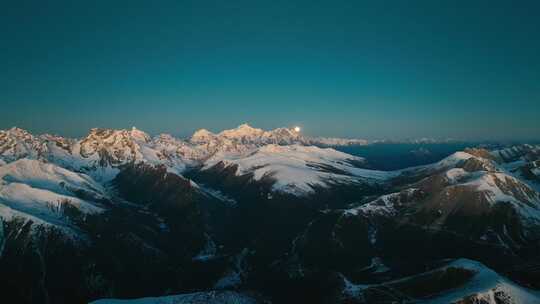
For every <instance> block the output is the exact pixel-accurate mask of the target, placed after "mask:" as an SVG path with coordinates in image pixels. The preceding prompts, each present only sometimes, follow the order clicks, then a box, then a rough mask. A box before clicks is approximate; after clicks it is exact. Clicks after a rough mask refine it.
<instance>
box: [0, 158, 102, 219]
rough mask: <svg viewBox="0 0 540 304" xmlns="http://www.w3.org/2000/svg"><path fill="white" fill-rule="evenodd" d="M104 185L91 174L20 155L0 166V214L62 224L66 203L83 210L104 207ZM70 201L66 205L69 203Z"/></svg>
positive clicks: (87, 210) (7, 216) (5, 217)
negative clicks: (16, 158)
mask: <svg viewBox="0 0 540 304" xmlns="http://www.w3.org/2000/svg"><path fill="white" fill-rule="evenodd" d="M106 198H107V195H106V193H105V191H104V189H103V188H102V187H101V186H100V185H99V184H98V183H96V182H95V181H93V180H92V179H91V178H90V177H88V176H86V175H82V174H77V173H73V172H71V171H68V170H66V169H63V168H60V167H58V166H56V165H53V164H46V163H44V162H42V161H38V160H30V159H20V160H17V161H15V162H12V163H9V164H6V165H3V166H1V167H0V216H1V217H2V218H3V219H4V220H8V221H9V220H11V219H13V218H14V217H18V218H23V219H25V220H31V221H32V222H34V223H35V224H51V225H55V226H63V225H64V224H67V222H66V219H65V218H64V210H65V209H66V207H74V208H76V209H77V210H78V211H80V212H81V213H82V214H87V213H98V212H101V211H102V210H103V207H102V206H100V204H99V202H100V201H103V200H105V199H106ZM68 205H69V206H68Z"/></svg>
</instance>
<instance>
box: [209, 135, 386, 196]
mask: <svg viewBox="0 0 540 304" xmlns="http://www.w3.org/2000/svg"><path fill="white" fill-rule="evenodd" d="M363 162H364V159H362V158H359V157H355V156H352V155H349V154H346V153H342V152H339V151H336V150H334V149H330V148H326V149H323V148H318V147H315V146H300V145H289V146H279V145H266V146H263V147H260V148H256V149H253V150H252V151H251V152H250V153H248V154H247V155H245V154H235V153H217V154H215V155H214V156H213V157H211V158H210V159H208V160H207V161H206V162H205V164H204V168H203V169H210V168H212V167H214V166H216V165H221V166H224V167H232V168H236V171H235V174H236V175H247V174H251V175H252V179H253V180H255V181H260V180H262V179H265V178H268V179H271V180H272V181H273V190H275V191H279V192H286V193H292V194H297V195H302V194H309V193H312V192H313V191H314V187H328V186H330V185H332V184H354V183H358V182H372V183H378V182H384V181H386V180H388V179H389V178H390V177H392V176H394V175H393V173H392V172H383V171H376V170H367V169H361V168H358V167H357V166H356V165H360V164H362V163H363Z"/></svg>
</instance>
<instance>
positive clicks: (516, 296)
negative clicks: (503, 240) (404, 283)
mask: <svg viewBox="0 0 540 304" xmlns="http://www.w3.org/2000/svg"><path fill="white" fill-rule="evenodd" d="M449 267H454V268H461V269H467V270H472V271H474V276H473V277H472V278H471V279H470V280H468V281H467V282H466V283H465V284H464V285H462V286H459V287H458V288H455V289H453V290H449V291H447V292H443V293H442V294H438V295H434V296H433V297H432V298H430V299H428V300H425V301H421V303H426V304H427V303H431V304H439V303H457V302H459V301H463V302H462V303H471V304H472V303H485V304H534V303H540V293H539V292H538V291H533V290H530V289H527V288H525V287H521V286H519V285H517V284H515V283H513V282H512V281H510V280H509V279H507V278H505V277H503V276H501V275H499V274H498V273H496V272H495V271H493V270H491V269H489V268H488V267H486V266H485V265H483V264H481V263H479V262H476V261H472V260H467V259H459V260H456V261H454V262H452V263H450V264H448V266H446V267H445V268H446V269H448V268H449Z"/></svg>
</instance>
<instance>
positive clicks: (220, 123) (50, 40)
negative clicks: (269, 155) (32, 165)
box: [0, 0, 540, 139]
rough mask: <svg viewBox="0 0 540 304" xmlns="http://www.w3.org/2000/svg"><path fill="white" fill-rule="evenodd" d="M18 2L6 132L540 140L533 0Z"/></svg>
mask: <svg viewBox="0 0 540 304" xmlns="http://www.w3.org/2000/svg"><path fill="white" fill-rule="evenodd" d="M11 2H13V3H12V4H7V3H6V2H2V4H0V32H1V34H2V35H1V38H2V39H1V40H0V44H1V45H0V104H1V107H0V129H5V128H9V127H12V126H18V127H22V128H26V129H28V130H30V131H32V132H37V133H41V132H52V133H58V134H62V135H69V136H82V135H84V134H86V133H87V131H88V129H89V128H91V127H109V128H129V127H131V126H137V127H138V128H139V129H142V130H145V131H147V132H149V133H152V134H155V133H158V132H168V133H172V134H175V135H188V134H190V133H191V132H192V131H193V130H195V129H198V128H207V129H210V130H213V131H219V130H221V129H224V128H232V127H235V126H236V125H238V124H240V123H243V122H248V123H250V124H251V125H253V126H256V127H261V128H275V127H280V126H291V125H301V126H302V127H303V129H304V130H305V132H306V133H308V134H310V135H321V136H342V137H358V138H369V139H373V138H392V139H401V138H415V137H424V136H427V137H437V138H444V137H454V138H462V139H528V138H534V139H538V138H539V137H540V122H539V121H540V18H539V14H540V4H539V3H540V1H504V2H498V1H484V2H476V1H433V0H429V1H366V2H364V1H360V0H357V1H338V0H332V1H316V0H309V1H295V0H286V1H281V0H272V1H259V0H250V1H235V0H230V1H223V0H220V1H206V0H197V1H125V2H122V1H65V2H60V1H30V2H28V1H11ZM113 2H114V3H115V4H112V3H113ZM370 2H375V3H376V4H374V3H370ZM441 3H446V4H441Z"/></svg>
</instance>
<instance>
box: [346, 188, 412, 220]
mask: <svg viewBox="0 0 540 304" xmlns="http://www.w3.org/2000/svg"><path fill="white" fill-rule="evenodd" d="M417 190H418V189H415V188H410V189H407V190H404V191H406V192H395V193H390V194H386V195H382V196H380V197H378V198H377V199H375V200H373V201H371V202H369V203H366V204H364V205H361V206H359V207H355V208H351V209H346V210H344V211H343V212H344V214H345V215H353V216H356V215H359V214H364V215H368V216H369V215H379V216H394V215H396V214H397V213H398V211H397V209H396V204H400V203H401V202H400V197H401V195H404V194H405V195H412V194H413V193H414V192H415V191H417Z"/></svg>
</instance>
